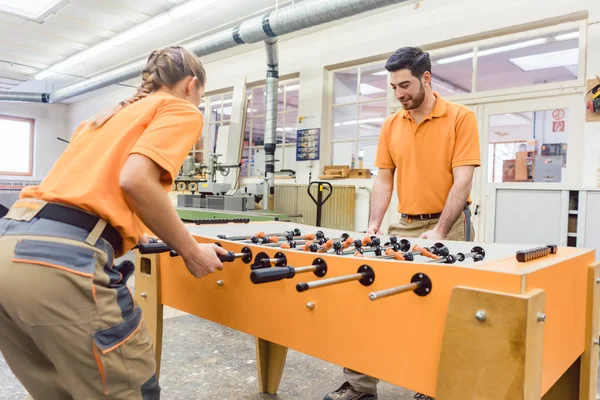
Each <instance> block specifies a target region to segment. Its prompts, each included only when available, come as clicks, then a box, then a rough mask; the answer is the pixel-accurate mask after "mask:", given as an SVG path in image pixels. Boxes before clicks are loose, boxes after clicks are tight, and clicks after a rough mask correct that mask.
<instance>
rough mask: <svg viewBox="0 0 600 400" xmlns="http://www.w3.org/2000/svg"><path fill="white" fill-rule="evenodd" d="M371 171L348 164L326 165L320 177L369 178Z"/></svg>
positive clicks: (326, 178)
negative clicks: (351, 166)
mask: <svg viewBox="0 0 600 400" xmlns="http://www.w3.org/2000/svg"><path fill="white" fill-rule="evenodd" d="M369 178H371V171H370V170H368V169H357V168H350V167H349V166H347V165H326V166H325V168H324V169H323V175H320V176H319V179H324V180H328V179H369Z"/></svg>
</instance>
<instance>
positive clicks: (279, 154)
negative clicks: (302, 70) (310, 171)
mask: <svg viewBox="0 0 600 400" xmlns="http://www.w3.org/2000/svg"><path fill="white" fill-rule="evenodd" d="M299 93H300V85H299V82H298V81H297V80H294V81H285V82H279V96H278V106H277V133H276V137H277V141H276V143H277V144H276V148H275V160H277V161H276V162H275V170H276V171H280V170H282V169H292V170H295V167H296V130H297V122H298V97H299ZM246 95H247V104H248V114H247V117H246V125H245V126H244V144H243V151H242V170H241V174H242V175H241V176H261V175H263V174H264V168H265V167H264V166H265V150H264V143H265V142H264V140H265V85H261V86H256V87H252V88H249V89H248V90H247V92H246Z"/></svg>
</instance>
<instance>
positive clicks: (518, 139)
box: [488, 108, 569, 183]
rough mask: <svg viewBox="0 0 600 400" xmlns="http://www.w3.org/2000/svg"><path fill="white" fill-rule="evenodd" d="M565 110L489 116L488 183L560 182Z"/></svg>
mask: <svg viewBox="0 0 600 400" xmlns="http://www.w3.org/2000/svg"><path fill="white" fill-rule="evenodd" d="M568 120H569V110H568V109H563V108H560V109H553V110H540V111H532V112H523V113H510V114H497V115H491V116H490V122H489V141H488V143H489V144H488V146H489V147H488V182H490V183H497V182H564V181H566V176H565V173H566V168H567V143H568V133H569V125H568Z"/></svg>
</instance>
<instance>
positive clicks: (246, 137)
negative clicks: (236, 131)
mask: <svg viewBox="0 0 600 400" xmlns="http://www.w3.org/2000/svg"><path fill="white" fill-rule="evenodd" d="M251 129H252V119H247V120H246V126H245V128H244V147H248V146H249V145H250V130H251Z"/></svg>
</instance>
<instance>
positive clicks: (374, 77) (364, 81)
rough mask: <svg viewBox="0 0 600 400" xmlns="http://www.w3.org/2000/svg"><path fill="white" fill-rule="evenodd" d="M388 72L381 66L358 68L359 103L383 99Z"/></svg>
mask: <svg viewBox="0 0 600 400" xmlns="http://www.w3.org/2000/svg"><path fill="white" fill-rule="evenodd" d="M387 76H388V72H387V70H386V69H385V67H384V65H383V64H378V65H371V66H368V67H361V68H360V101H365V100H373V99H385V96H386V90H387Z"/></svg>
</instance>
